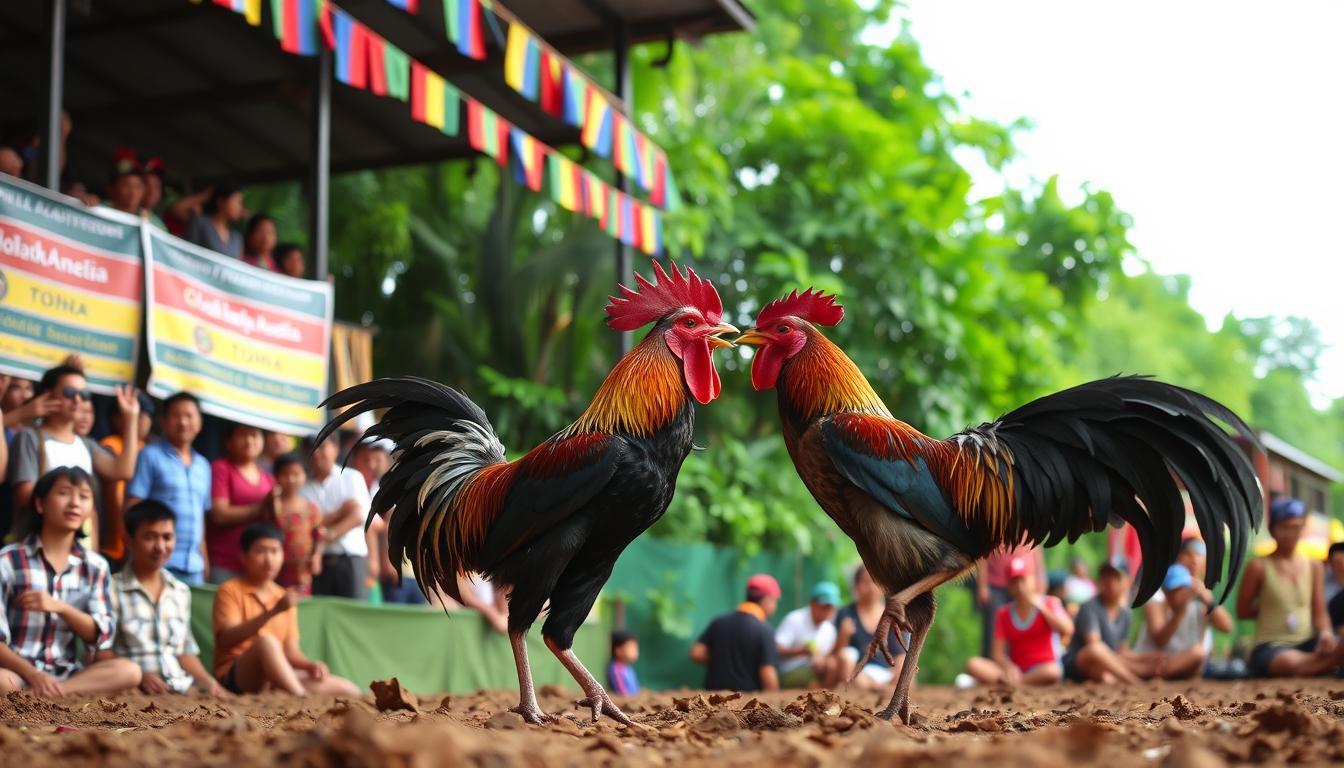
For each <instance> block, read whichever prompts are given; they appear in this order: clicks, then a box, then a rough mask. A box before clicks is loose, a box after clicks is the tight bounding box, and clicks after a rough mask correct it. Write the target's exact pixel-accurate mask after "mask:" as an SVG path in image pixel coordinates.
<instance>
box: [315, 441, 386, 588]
mask: <svg viewBox="0 0 1344 768" xmlns="http://www.w3.org/2000/svg"><path fill="white" fill-rule="evenodd" d="M310 449H311V451H312V457H311V459H309V465H310V468H311V471H310V472H309V473H308V482H307V483H304V485H303V490H302V491H301V493H302V494H303V496H304V498H307V499H308V500H309V501H312V502H313V503H314V504H317V509H318V511H319V512H321V513H322V527H323V528H325V529H326V531H327V545H326V548H325V549H324V550H323V553H322V573H320V574H318V575H317V576H315V577H314V578H313V594H314V595H333V596H336V597H353V598H356V599H359V600H363V599H365V598H367V597H368V594H369V592H368V589H369V587H368V580H369V575H370V574H369V545H368V541H367V539H366V538H365V535H364V533H365V532H364V526H363V524H364V520H365V519H366V518H367V517H368V515H369V487H368V485H366V484H365V482H364V476H363V475H361V474H360V473H359V471H358V470H356V469H354V468H352V467H341V466H338V465H337V463H336V459H337V452H338V450H339V449H338V447H337V444H336V441H335V440H324V441H322V442H321V443H318V444H317V445H316V446H310Z"/></svg>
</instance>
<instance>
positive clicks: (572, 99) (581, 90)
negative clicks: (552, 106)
mask: <svg viewBox="0 0 1344 768" xmlns="http://www.w3.org/2000/svg"><path fill="white" fill-rule="evenodd" d="M564 77H565V83H564V88H565V109H564V115H563V117H564V120H565V122H566V123H569V124H570V125H572V126H575V127H578V126H582V125H583V118H584V113H585V112H586V111H587V109H588V80H587V79H586V78H584V76H583V75H581V74H579V73H578V71H577V70H576V69H574V68H573V67H565V71H564Z"/></svg>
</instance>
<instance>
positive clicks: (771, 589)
mask: <svg viewBox="0 0 1344 768" xmlns="http://www.w3.org/2000/svg"><path fill="white" fill-rule="evenodd" d="M747 594H749V595H757V596H760V597H779V594H780V592H779V582H778V581H775V577H774V576H771V575H770V574H768V573H758V574H756V575H755V576H752V577H751V578H750V579H747Z"/></svg>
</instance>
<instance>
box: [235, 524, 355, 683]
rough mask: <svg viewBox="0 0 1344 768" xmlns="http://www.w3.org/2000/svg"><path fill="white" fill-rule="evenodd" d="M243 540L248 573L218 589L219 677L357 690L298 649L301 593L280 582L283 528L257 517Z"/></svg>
mask: <svg viewBox="0 0 1344 768" xmlns="http://www.w3.org/2000/svg"><path fill="white" fill-rule="evenodd" d="M239 544H240V545H241V546H242V548H243V575H242V576H239V577H238V578H236V579H230V580H228V581H226V582H224V583H223V584H221V585H220V586H219V592H217V593H216V594H215V608H214V627H215V677H216V678H217V679H218V680H219V681H220V682H221V683H223V684H224V687H225V688H226V689H227V690H229V691H231V692H233V693H256V692H258V691H263V690H266V689H270V688H278V689H279V690H282V691H288V692H290V693H292V694H294V695H296V696H302V695H304V694H309V693H322V694H335V695H341V696H358V695H359V689H358V688H356V687H355V684H354V683H352V682H350V681H349V680H345V679H342V678H339V677H336V676H335V675H332V674H331V673H330V672H328V671H327V665H326V664H323V663H322V662H320V661H313V660H311V659H309V658H307V657H305V656H304V655H303V651H301V650H299V609H298V607H297V604H298V602H299V595H298V594H296V593H295V592H292V591H290V592H286V591H285V590H284V589H283V588H282V587H281V586H280V585H279V584H276V583H275V577H276V575H278V574H279V573H280V566H281V565H282V564H283V562H284V534H282V533H281V532H280V529H278V528H276V527H275V526H273V525H268V524H265V523H254V524H252V525H249V526H248V527H247V528H246V529H244V530H243V534H242V536H241V537H240V538H239Z"/></svg>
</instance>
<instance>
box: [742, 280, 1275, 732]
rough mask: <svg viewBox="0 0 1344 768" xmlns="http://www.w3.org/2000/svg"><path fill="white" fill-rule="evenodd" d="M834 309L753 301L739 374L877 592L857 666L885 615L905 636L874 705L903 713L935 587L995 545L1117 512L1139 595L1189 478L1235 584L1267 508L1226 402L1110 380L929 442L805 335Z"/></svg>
mask: <svg viewBox="0 0 1344 768" xmlns="http://www.w3.org/2000/svg"><path fill="white" fill-rule="evenodd" d="M843 316H844V310H843V309H842V308H841V307H840V305H838V304H836V303H835V297H834V296H827V295H823V294H821V293H820V292H817V291H814V290H811V289H809V290H808V291H806V292H805V293H803V294H802V295H799V294H798V292H797V291H794V292H793V293H791V294H789V295H788V296H786V297H784V298H782V299H779V300H777V301H774V302H772V303H770V304H768V305H766V306H765V307H764V308H763V309H762V310H761V312H760V314H759V315H758V316H757V318H756V327H755V328H753V329H751V330H748V331H747V332H745V333H744V334H742V336H740V337H739V338H738V339H737V340H736V341H737V343H740V344H750V345H754V346H757V347H759V349H758V350H757V352H756V356H755V359H754V360H753V361H752V367H751V379H752V384H753V386H755V388H756V389H757V390H766V389H775V390H776V391H777V397H778V401H779V415H780V421H781V426H782V428H783V432H784V441H785V443H786V444H787V446H788V449H789V455H790V457H792V459H793V463H794V467H795V468H796V469H797V470H798V474H799V475H800V476H801V477H802V479H803V483H804V484H806V485H807V487H808V490H810V491H811V492H812V495H813V496H814V497H815V498H816V500H817V503H818V504H820V505H821V507H822V509H824V510H825V511H826V513H827V514H828V515H830V516H831V519H833V520H835V522H836V524H837V525H839V526H840V528H841V530H843V531H844V532H845V534H846V535H848V536H849V537H850V538H851V539H853V540H854V543H855V544H856V545H857V547H858V550H859V555H860V556H861V557H862V558H863V562H864V564H865V565H866V566H867V568H868V572H869V573H871V574H872V576H873V578H874V579H875V580H876V581H877V583H878V584H879V585H881V586H882V587H883V589H884V590H885V591H886V592H887V594H888V595H889V597H888V600H887V607H886V611H885V612H884V614H883V616H882V621H881V623H880V624H879V626H878V628H877V631H876V632H875V638H874V641H873V644H872V645H871V646H870V647H869V649H868V654H867V656H866V658H865V659H864V660H863V661H861V662H860V664H859V667H860V668H861V667H862V666H863V664H864V663H866V662H867V660H868V659H871V658H872V656H873V654H874V653H876V652H881V653H883V654H884V655H885V656H886V657H887V658H888V660H890V658H891V657H890V651H889V649H888V648H887V647H886V642H887V637H888V635H889V634H890V630H891V629H892V628H893V627H894V628H897V629H900V630H902V631H904V632H909V633H910V641H909V648H908V653H909V655H908V657H907V659H906V662H905V665H904V666H903V667H902V669H901V673H900V677H899V678H898V679H897V684H896V690H895V692H894V694H893V695H892V698H891V701H890V703H889V704H888V705H887V707H886V709H884V710H882V711H881V712H880V713H878V716H879V717H882V718H883V719H887V720H890V719H891V718H892V717H893V716H895V715H899V716H900V718H901V720H902V722H905V723H909V722H910V699H909V688H910V682H911V680H912V679H913V677H914V674H915V670H916V669H917V667H918V660H919V653H920V649H921V648H923V645H924V639H925V636H926V635H927V634H928V631H929V626H930V625H931V624H932V622H933V615H934V608H935V606H934V594H933V589H934V588H935V587H937V586H938V585H940V584H942V583H944V582H947V581H949V580H951V579H955V578H957V577H958V576H961V575H963V574H965V573H967V572H968V571H969V570H970V569H971V568H972V567H973V566H974V564H975V562H976V561H977V560H979V559H980V558H983V557H984V556H986V555H987V554H989V553H990V552H991V551H992V550H994V549H995V548H997V547H1001V546H1005V545H1014V544H1018V543H1020V542H1024V541H1025V542H1030V543H1040V544H1043V545H1044V546H1052V545H1054V544H1057V543H1059V542H1060V541H1063V540H1065V539H1068V540H1069V541H1074V540H1076V539H1077V538H1078V537H1079V536H1081V535H1082V534H1083V533H1085V532H1088V531H1100V530H1102V529H1104V528H1105V527H1106V525H1107V524H1109V523H1112V522H1119V521H1124V522H1126V523H1129V524H1130V525H1132V526H1134V527H1135V529H1136V530H1137V532H1138V535H1139V542H1140V544H1141V546H1142V548H1143V563H1144V568H1143V573H1142V575H1141V578H1140V584H1139V588H1138V595H1137V598H1136V604H1137V603H1142V602H1143V601H1146V600H1147V599H1148V597H1149V596H1151V595H1152V593H1153V592H1154V591H1155V590H1156V589H1157V587H1158V585H1160V584H1161V583H1162V577H1163V576H1164V575H1165V573H1166V570H1167V566H1168V565H1169V564H1170V563H1171V562H1172V561H1173V560H1174V559H1175V556H1176V552H1177V548H1178V546H1179V544H1180V540H1181V530H1182V527H1183V526H1184V523H1185V504H1184V501H1183V499H1182V495H1181V491H1182V490H1184V491H1186V492H1187V493H1188V494H1189V497H1190V501H1191V503H1192V505H1193V506H1194V511H1195V516H1196V518H1197V519H1198V522H1199V529H1200V532H1201V533H1202V534H1203V536H1204V540H1205V541H1206V542H1207V544H1208V553H1209V569H1208V576H1207V577H1206V579H1207V583H1208V586H1209V587H1213V585H1214V584H1215V583H1216V581H1217V579H1218V577H1219V576H1220V574H1222V573H1223V566H1224V555H1225V553H1226V554H1229V555H1230V557H1229V559H1228V561H1229V563H1230V566H1231V569H1230V571H1229V572H1230V573H1232V574H1234V577H1233V578H1235V574H1236V573H1237V571H1238V570H1239V566H1240V563H1241V560H1242V557H1243V556H1244V554H1245V549H1246V541H1247V537H1248V533H1249V532H1250V531H1251V530H1252V529H1253V528H1257V527H1259V524H1260V518H1261V515H1262V506H1263V502H1262V499H1261V496H1260V491H1259V489H1258V487H1257V485H1256V481H1255V475H1254V473H1253V471H1252V467H1251V464H1250V461H1249V459H1248V458H1247V456H1246V455H1245V454H1244V453H1243V452H1242V451H1241V449H1240V448H1238V446H1237V444H1236V442H1234V441H1233V439H1232V438H1231V437H1230V436H1229V435H1228V433H1227V432H1226V431H1224V429H1223V427H1221V426H1219V424H1218V423H1217V422H1215V421H1214V420H1213V419H1217V420H1218V421H1219V422H1222V424H1224V425H1226V426H1228V427H1230V428H1232V429H1233V430H1235V431H1236V432H1237V433H1239V434H1240V435H1242V436H1244V437H1246V438H1247V439H1249V440H1251V441H1252V442H1253V443H1254V440H1255V438H1254V437H1253V436H1252V435H1251V432H1250V429H1249V428H1248V427H1247V426H1246V424H1245V423H1244V422H1243V421H1242V420H1241V419H1240V418H1238V417H1237V416H1236V414H1234V413H1232V412H1231V411H1229V410H1228V409H1227V408H1224V407H1223V406H1222V405H1220V404H1218V403H1216V402H1214V401H1213V400H1210V399H1209V398H1207V397H1204V396H1203V395H1200V394H1198V393H1195V392H1191V391H1190V390H1186V389H1181V388H1179V387H1174V386H1171V385H1169V384H1163V383H1160V382H1157V381H1153V380H1151V379H1146V378H1141V377H1133V376H1131V377H1115V378H1110V379H1103V380H1101V381H1094V382H1091V383H1088V384H1082V385H1080V386H1077V387H1073V388H1072V389H1067V390H1064V391H1063V392H1057V393H1055V394H1053V395H1048V396H1046V397H1043V398H1041V399H1039V400H1035V401H1033V402H1030V403H1028V404H1026V405H1024V406H1022V407H1021V408H1018V409H1017V410H1015V411H1013V412H1012V413H1009V414H1008V415H1006V416H1004V417H1003V418H1001V419H999V420H998V421H995V422H992V423H988V424H981V425H980V426H978V427H975V428H973V429H968V430H966V431H964V432H961V433H958V434H956V435H953V436H952V437H950V438H948V439H947V440H937V439H935V438H931V437H928V436H926V435H924V434H922V433H920V432H919V430H917V429H915V428H914V427H911V426H910V425H908V424H906V423H904V422H902V421H899V420H897V419H896V418H894V417H893V416H892V415H891V412H890V411H888V410H887V407H886V406H885V405H884V404H883V403H882V401H881V400H880V399H879V398H878V396H877V393H876V392H874V391H873V388H872V386H871V385H870V384H869V383H868V380H867V379H866V378H864V376H863V374H862V373H860V372H859V369H858V366H856V365H855V364H854V362H853V361H852V360H850V359H849V357H848V356H846V355H845V353H844V352H843V351H841V349H840V348H839V347H837V346H836V345H835V344H833V343H831V342H830V341H828V340H827V339H826V337H825V336H823V335H822V334H821V332H820V331H819V330H818V329H817V326H818V325H825V326H831V325H835V324H836V323H838V322H840V319H841V318H842V317H843ZM1210 417H1212V418H1210ZM1224 528H1226V529H1227V531H1228V533H1229V535H1230V552H1229V551H1228V548H1227V547H1225V545H1224V539H1223V529H1224ZM1224 596H1226V592H1224Z"/></svg>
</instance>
